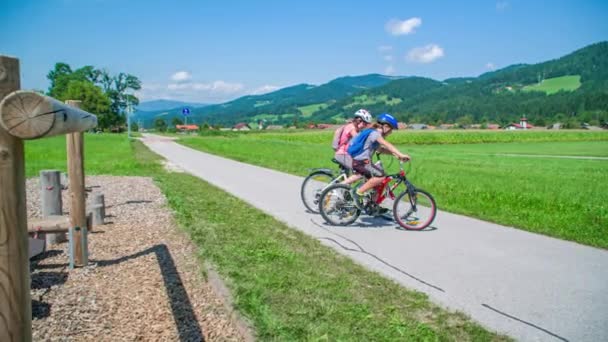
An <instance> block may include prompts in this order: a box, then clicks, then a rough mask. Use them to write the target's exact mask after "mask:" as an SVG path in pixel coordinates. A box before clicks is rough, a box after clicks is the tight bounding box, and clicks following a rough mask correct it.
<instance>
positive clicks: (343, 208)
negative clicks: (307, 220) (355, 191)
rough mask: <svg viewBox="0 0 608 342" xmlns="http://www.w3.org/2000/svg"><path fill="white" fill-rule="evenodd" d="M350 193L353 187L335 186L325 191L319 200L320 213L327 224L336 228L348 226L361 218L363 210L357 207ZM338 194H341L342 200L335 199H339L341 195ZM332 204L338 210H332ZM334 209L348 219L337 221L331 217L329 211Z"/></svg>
mask: <svg viewBox="0 0 608 342" xmlns="http://www.w3.org/2000/svg"><path fill="white" fill-rule="evenodd" d="M350 191H351V187H350V186H348V185H346V184H334V185H331V186H329V187H328V188H327V189H325V190H323V192H322V193H321V197H320V198H319V212H320V213H321V216H322V217H323V219H324V220H325V222H327V223H329V224H331V225H334V226H348V225H349V224H351V223H353V222H355V221H356V220H357V218H359V215H361V210H360V209H358V208H357V207H356V206H355V203H354V202H353V199H352V198H351V195H350ZM336 192H338V193H336ZM338 194H341V196H342V198H338V199H337V200H336V199H335V198H333V197H339V196H340V195H338ZM330 196H331V197H330ZM332 201H333V202H332ZM332 204H335V205H336V206H337V207H338V208H337V209H336V208H331V207H330V206H331V205H332ZM332 209H334V210H337V211H338V212H339V214H344V215H345V217H348V218H347V219H346V220H344V221H338V220H336V219H335V218H334V217H333V216H330V212H329V211H330V210H332Z"/></svg>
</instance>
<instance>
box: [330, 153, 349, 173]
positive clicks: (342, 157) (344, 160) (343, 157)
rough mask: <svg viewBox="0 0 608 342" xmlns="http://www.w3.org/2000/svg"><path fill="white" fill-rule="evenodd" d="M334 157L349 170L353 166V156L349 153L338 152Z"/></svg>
mask: <svg viewBox="0 0 608 342" xmlns="http://www.w3.org/2000/svg"><path fill="white" fill-rule="evenodd" d="M334 159H336V160H337V161H338V163H340V165H342V166H344V167H345V168H346V169H347V170H351V169H352V168H353V158H351V157H350V155H349V154H348V153H336V154H335V155H334Z"/></svg>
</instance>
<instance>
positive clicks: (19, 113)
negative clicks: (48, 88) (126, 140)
mask: <svg viewBox="0 0 608 342" xmlns="http://www.w3.org/2000/svg"><path fill="white" fill-rule="evenodd" d="M67 102H68V104H67V105H66V104H63V103H61V102H59V101H57V100H55V99H54V98H52V97H48V96H44V95H42V94H39V93H36V92H33V91H17V92H14V93H12V94H10V95H9V96H7V97H5V98H4V99H3V100H2V102H0V125H2V126H3V127H4V128H5V129H6V131H7V132H8V133H9V134H11V135H13V136H15V137H18V138H21V139H36V138H41V137H50V136H53V135H60V134H65V133H71V132H84V131H86V130H87V129H89V128H92V127H95V126H96V125H97V117H96V116H95V115H92V114H89V113H87V112H85V111H83V110H80V109H78V108H77V107H74V106H70V105H69V103H70V102H69V101H67ZM72 103H80V101H76V102H72Z"/></svg>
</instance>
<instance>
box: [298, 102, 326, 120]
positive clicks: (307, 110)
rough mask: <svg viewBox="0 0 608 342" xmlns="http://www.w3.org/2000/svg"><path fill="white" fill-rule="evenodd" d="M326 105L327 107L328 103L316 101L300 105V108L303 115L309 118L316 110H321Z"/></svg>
mask: <svg viewBox="0 0 608 342" xmlns="http://www.w3.org/2000/svg"><path fill="white" fill-rule="evenodd" d="M325 107H327V104H326V103H315V104H311V105H308V106H302V107H298V109H299V110H300V112H302V117H304V118H307V117H309V116H311V115H312V114H313V113H314V112H316V111H318V110H321V109H323V108H325Z"/></svg>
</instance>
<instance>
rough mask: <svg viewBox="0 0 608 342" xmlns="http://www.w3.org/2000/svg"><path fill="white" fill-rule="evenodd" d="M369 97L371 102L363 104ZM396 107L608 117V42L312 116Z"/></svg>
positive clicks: (354, 100)
mask: <svg viewBox="0 0 608 342" xmlns="http://www.w3.org/2000/svg"><path fill="white" fill-rule="evenodd" d="M362 97H364V98H365V99H366V101H367V103H362V101H361V98H362ZM358 104H361V105H365V106H366V108H368V109H369V110H371V111H372V112H373V113H380V112H391V113H393V114H395V115H396V116H397V117H398V118H399V119H400V120H402V121H405V122H410V123H413V122H424V123H431V124H438V123H454V122H458V121H462V122H465V123H470V122H478V123H481V122H497V123H507V122H512V121H514V120H517V119H518V118H519V117H520V116H521V115H522V114H525V115H527V116H528V117H529V118H530V119H531V121H532V122H533V123H537V124H539V125H545V124H547V123H549V122H552V121H562V122H563V121H567V120H576V121H578V122H589V121H602V120H604V121H605V120H608V42H601V43H597V44H593V45H590V46H587V47H585V48H582V49H580V50H577V51H575V52H573V53H571V54H568V55H566V56H563V57H561V58H558V59H555V60H550V61H547V62H543V63H538V64H532V65H528V64H516V65H512V66H509V67H506V68H504V69H500V70H496V71H493V72H488V73H485V74H482V75H480V76H479V77H475V78H454V79H447V80H445V81H443V82H438V81H433V80H429V79H424V78H417V77H409V78H403V79H400V80H396V81H393V82H390V83H388V84H386V85H384V86H381V87H377V88H374V89H370V90H367V91H364V92H362V93H361V94H358V95H356V96H353V97H350V98H345V99H342V100H340V101H338V102H336V103H335V104H333V105H330V106H328V107H326V108H324V109H322V110H319V111H317V112H315V113H313V115H312V120H314V121H328V120H334V119H335V118H337V117H347V116H349V115H350V113H351V112H352V108H353V106H356V105H358Z"/></svg>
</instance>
